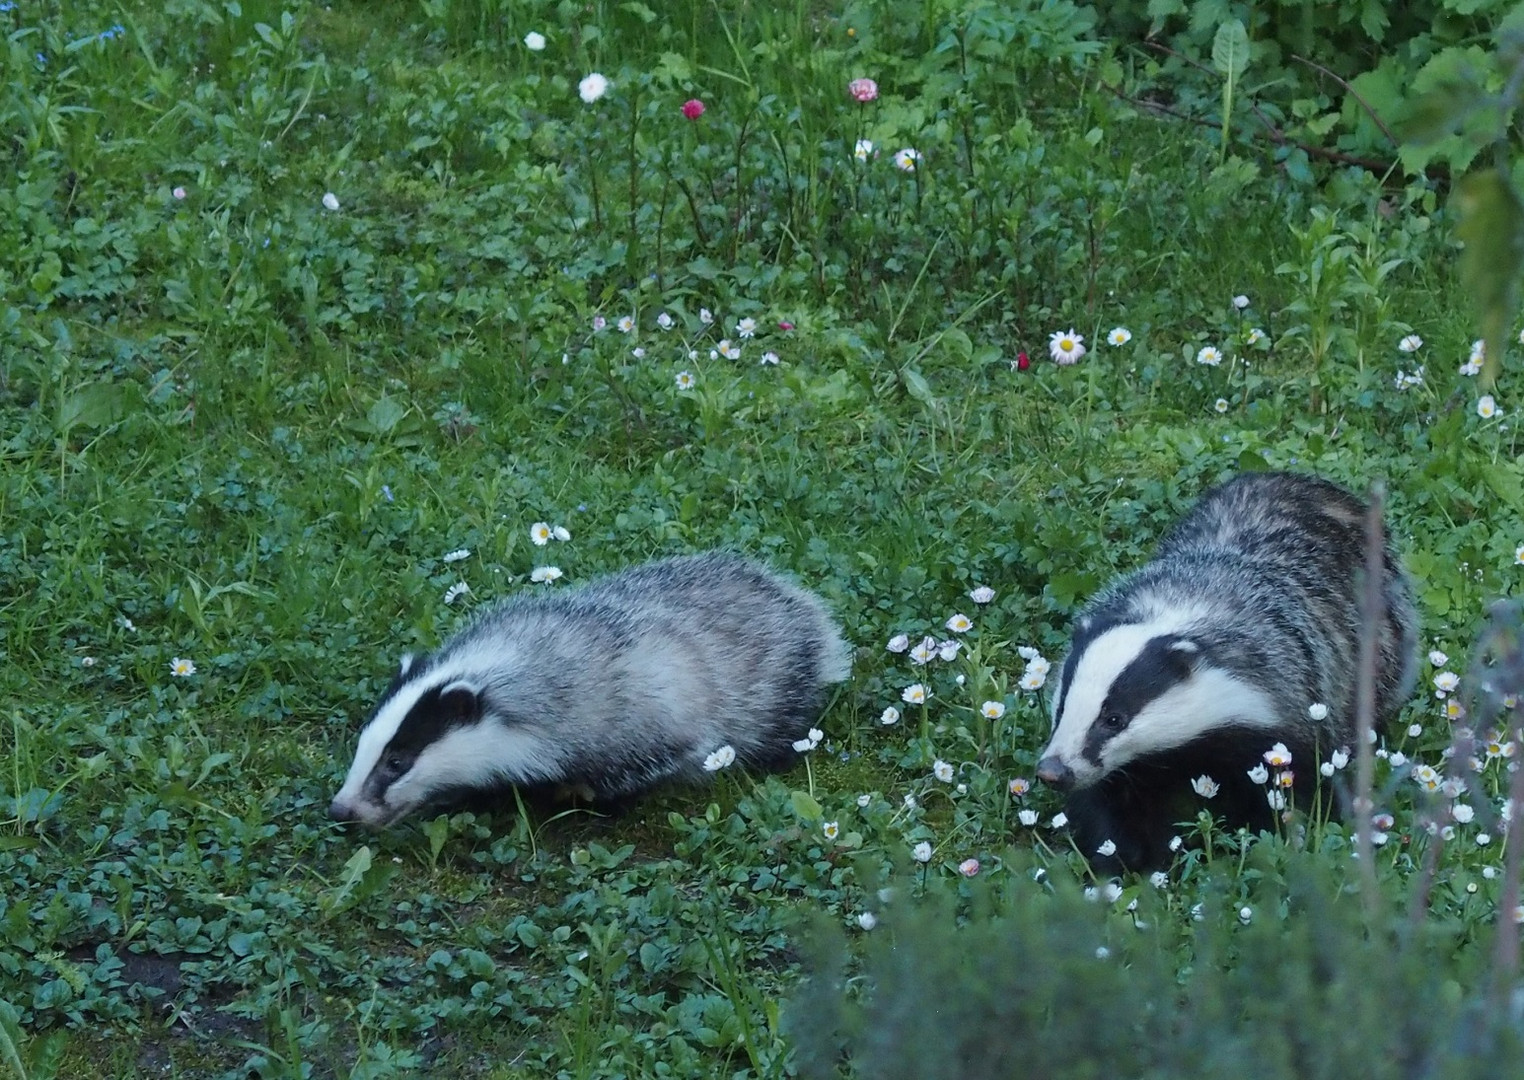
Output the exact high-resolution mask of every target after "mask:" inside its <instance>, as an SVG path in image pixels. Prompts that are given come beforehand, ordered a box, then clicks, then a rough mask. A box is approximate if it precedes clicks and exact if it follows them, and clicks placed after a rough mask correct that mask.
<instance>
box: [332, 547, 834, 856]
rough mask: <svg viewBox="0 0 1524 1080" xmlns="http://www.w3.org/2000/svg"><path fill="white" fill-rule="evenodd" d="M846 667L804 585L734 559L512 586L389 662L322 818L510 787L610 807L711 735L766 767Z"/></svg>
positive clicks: (378, 813)
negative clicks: (442, 635) (430, 644)
mask: <svg viewBox="0 0 1524 1080" xmlns="http://www.w3.org/2000/svg"><path fill="white" fill-rule="evenodd" d="M850 666H851V650H850V649H849V647H848V646H847V644H846V643H845V642H844V641H842V639H841V636H840V634H839V633H838V631H837V628H836V624H835V623H834V622H833V621H832V620H831V617H830V615H829V614H827V612H826V609H825V606H824V605H823V604H822V603H821V602H820V600H819V599H818V598H817V597H815V596H814V595H813V594H812V593H809V592H806V591H805V590H804V589H801V588H799V587H798V586H796V585H793V584H791V583H790V582H788V581H785V580H784V579H783V578H781V577H779V576H778V575H776V574H774V573H772V572H771V571H770V570H768V569H766V568H765V567H763V566H761V565H759V564H758V563H755V562H752V561H750V560H747V559H743V558H740V557H739V556H735V555H729V554H724V553H719V552H715V553H709V554H704V555H692V556H687V557H682V558H673V559H664V560H662V561H660V562H654V563H649V564H647V565H645V566H639V567H635V568H633V569H630V570H625V571H622V572H620V573H617V574H613V575H611V576H609V577H606V578H603V579H602V580H599V581H595V582H593V583H592V584H589V585H586V586H584V587H582V588H579V589H574V590H571V591H567V592H555V593H550V592H541V593H537V594H535V595H533V596H528V595H519V596H515V597H513V598H512V599H510V600H508V601H507V602H505V603H503V604H501V605H498V606H496V607H494V608H491V609H489V610H487V611H485V612H483V613H482V614H480V615H479V616H477V617H476V618H475V619H474V620H473V621H472V622H471V623H470V625H468V626H467V627H466V628H465V629H464V630H462V631H461V632H460V633H459V634H457V635H456V636H455V637H454V638H452V639H451V640H449V641H448V642H446V643H445V645H444V646H443V647H442V648H441V649H440V650H439V651H438V652H437V653H434V654H433V655H432V656H423V657H414V656H411V655H409V656H404V657H403V658H402V664H401V667H400V668H399V670H398V672H397V677H396V679H395V680H394V681H393V683H392V685H391V688H390V689H389V690H387V692H386V694H385V696H384V697H382V699H381V703H380V704H379V705H377V706H376V711H375V713H374V715H373V716H372V717H371V719H370V722H369V723H367V724H366V725H365V728H364V730H363V731H361V732H360V743H359V748H358V749H357V750H356V752H355V759H354V763H353V764H352V765H351V766H350V768H349V776H348V778H347V779H346V780H345V781H344V787H343V788H342V790H340V791H339V793H338V795H337V796H336V797H335V798H334V800H333V805H332V806H331V807H330V808H329V814H330V816H331V817H333V818H334V819H335V820H337V821H358V822H362V823H364V824H366V825H370V826H374V827H380V826H384V825H390V824H392V823H393V822H396V821H398V820H400V819H402V818H404V817H406V816H408V815H409V814H412V813H414V812H416V811H418V810H420V809H423V808H425V807H441V806H448V805H450V804H458V803H460V802H462V801H466V800H473V801H479V800H480V799H481V798H482V797H483V796H486V797H489V798H490V797H493V796H501V795H504V794H506V793H507V792H508V790H509V789H510V788H513V787H519V788H524V789H531V790H533V789H538V788H543V789H547V790H550V789H562V790H564V789H567V788H570V789H572V790H575V791H581V792H583V793H585V794H588V795H590V796H591V797H592V798H594V799H598V800H603V801H614V802H617V801H620V800H623V799H625V798H627V797H629V796H631V795H634V794H637V793H639V792H641V791H644V790H645V789H647V788H650V787H652V786H653V785H656V784H659V783H661V782H663V781H666V780H672V779H685V780H697V779H701V778H702V777H703V776H704V775H705V770H704V760H705V758H706V757H708V756H709V755H710V754H712V753H713V752H714V751H716V750H718V749H719V748H720V747H722V746H727V745H728V746H730V747H732V748H734V751H735V760H736V761H738V762H739V763H740V764H742V765H744V766H746V767H747V768H757V769H774V768H780V767H783V766H786V765H788V764H789V763H790V762H792V761H793V760H794V759H795V758H796V757H797V756H798V755H797V753H796V752H795V750H794V747H793V744H794V742H795V741H796V740H800V739H803V738H805V737H806V736H807V733H808V731H809V729H810V725H811V724H812V723H814V721H815V720H816V719H817V718H818V717H819V715H820V712H821V710H822V709H823V708H824V707H825V703H826V695H827V687H828V686H829V684H831V683H836V682H841V681H842V680H844V679H846V677H847V675H848V673H849V669H850Z"/></svg>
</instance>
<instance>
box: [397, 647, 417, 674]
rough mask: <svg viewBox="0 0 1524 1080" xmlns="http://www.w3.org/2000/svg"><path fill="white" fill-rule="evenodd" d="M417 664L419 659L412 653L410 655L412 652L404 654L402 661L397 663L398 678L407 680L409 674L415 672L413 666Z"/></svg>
mask: <svg viewBox="0 0 1524 1080" xmlns="http://www.w3.org/2000/svg"><path fill="white" fill-rule="evenodd" d="M417 662H418V658H417V657H416V656H414V655H413V654H412V653H410V652H405V653H403V654H402V659H401V660H399V661H397V678H399V679H405V678H407V673H408V672H409V671H412V670H413V665H414V664H416V663H417Z"/></svg>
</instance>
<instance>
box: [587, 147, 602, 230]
mask: <svg viewBox="0 0 1524 1080" xmlns="http://www.w3.org/2000/svg"><path fill="white" fill-rule="evenodd" d="M589 145H591V143H589ZM587 176H588V180H589V182H590V183H591V184H592V189H593V190H592V196H593V229H594V231H596V232H602V231H603V209H602V206H601V203H600V201H599V198H598V169H597V167H596V166H595V165H594V164H593V155H592V153H591V152H589V153H588V155H587Z"/></svg>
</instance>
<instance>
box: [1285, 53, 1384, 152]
mask: <svg viewBox="0 0 1524 1080" xmlns="http://www.w3.org/2000/svg"><path fill="white" fill-rule="evenodd" d="M1291 59H1293V60H1295V61H1296V62H1297V63H1299V64H1306V65H1307V66H1308V67H1310V68H1312V69H1313V70H1315V71H1321V72H1322V73H1323V74H1324V75H1327V76H1328V77H1329V78H1330V79H1332V80H1333V81H1334V82H1336V83H1338V84H1339V85H1340V86H1342V87H1344V92H1345V93H1346V94H1348V95H1349V96H1350V97H1352V98H1354V99H1355V100H1356V101H1358V102H1359V103H1360V108H1362V109H1364V110H1365V112H1366V115H1368V116H1369V117H1370V118H1371V120H1372V121H1373V122H1374V123H1375V125H1376V126H1377V127H1378V128H1380V129H1381V134H1383V135H1385V136H1386V138H1387V141H1388V142H1390V143H1391V144H1392V145H1393V146H1398V145H1400V140H1399V139H1398V138H1397V136H1395V135H1393V134H1392V129H1391V128H1389V127H1387V126H1386V124H1384V123H1382V121H1381V117H1379V116H1377V115H1376V110H1375V109H1373V108H1371V107H1370V103H1369V102H1367V101H1366V100H1365V99H1364V98H1363V97H1361V96H1360V94H1359V91H1357V90H1356V89H1355V88H1354V87H1353V86H1351V85H1349V83H1347V82H1345V81H1344V80H1343V79H1342V78H1340V77H1339V76H1338V75H1335V74H1334V73H1333V72H1332V71H1329V70H1328V69H1327V68H1326V67H1324V66H1323V65H1322V64H1318V63H1314V62H1313V61H1311V60H1308V59H1307V58H1306V57H1305V56H1298V55H1297V54H1296V53H1292V54H1291Z"/></svg>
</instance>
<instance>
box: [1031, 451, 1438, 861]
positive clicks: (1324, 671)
mask: <svg viewBox="0 0 1524 1080" xmlns="http://www.w3.org/2000/svg"><path fill="white" fill-rule="evenodd" d="M1366 511H1367V507H1366V504H1365V503H1364V502H1363V501H1362V500H1360V499H1359V498H1356V497H1355V496H1354V495H1352V494H1350V493H1349V492H1348V491H1345V490H1344V489H1343V488H1341V487H1339V486H1337V485H1335V484H1332V483H1329V482H1328V481H1326V480H1321V479H1318V478H1316V477H1312V476H1303V475H1297V474H1293V473H1251V474H1245V475H1242V476H1238V477H1236V478H1234V479H1232V480H1229V481H1228V482H1226V483H1224V484H1222V485H1221V486H1219V487H1216V488H1214V489H1212V490H1210V491H1208V492H1207V493H1206V494H1204V495H1203V496H1202V497H1201V499H1200V501H1199V502H1198V503H1197V504H1196V506H1195V508H1194V509H1193V510H1191V512H1190V513H1189V514H1187V515H1186V516H1185V517H1184V518H1182V519H1181V520H1180V521H1179V522H1178V523H1177V524H1176V526H1175V527H1174V529H1173V530H1171V531H1170V532H1169V534H1168V535H1166V536H1165V538H1164V540H1163V541H1162V542H1161V543H1160V545H1159V548H1158V551H1157V552H1156V554H1155V556H1154V558H1153V560H1152V561H1151V562H1149V563H1147V564H1146V565H1144V566H1143V567H1142V568H1141V569H1139V570H1137V571H1135V572H1133V573H1132V574H1129V575H1127V576H1125V577H1123V578H1121V579H1119V580H1118V581H1116V582H1114V583H1113V584H1112V585H1111V586H1110V587H1108V588H1106V589H1105V590H1103V591H1102V592H1101V593H1100V594H1099V595H1097V596H1096V597H1095V598H1094V599H1093V600H1092V601H1091V602H1090V603H1089V605H1087V606H1086V608H1085V609H1084V611H1083V612H1082V613H1081V614H1080V616H1079V619H1078V622H1077V625H1076V628H1075V631H1074V638H1073V641H1072V643H1071V646H1070V651H1069V655H1068V657H1067V658H1066V659H1065V660H1064V664H1063V668H1062V671H1061V674H1060V678H1059V686H1058V690H1057V693H1056V694H1055V695H1054V700H1053V736H1052V739H1051V741H1050V742H1049V745H1048V747H1047V749H1046V750H1044V751H1043V755H1042V758H1041V760H1040V761H1039V763H1038V768H1037V775H1038V777H1039V778H1040V779H1042V780H1044V781H1046V782H1047V783H1050V784H1053V785H1054V786H1056V787H1058V788H1060V789H1063V790H1066V791H1068V792H1069V793H1070V794H1069V799H1068V805H1067V807H1066V813H1067V815H1068V817H1069V820H1070V823H1071V829H1072V833H1073V835H1074V837H1075V839H1076V842H1077V843H1078V844H1079V846H1080V850H1081V851H1083V852H1084V853H1085V854H1086V855H1087V856H1088V857H1089V858H1090V860H1091V863H1092V865H1093V866H1095V867H1097V868H1099V869H1104V870H1115V869H1119V868H1126V869H1148V868H1151V867H1155V866H1162V865H1165V864H1167V863H1168V861H1169V858H1170V856H1169V851H1168V843H1169V839H1170V837H1171V836H1172V835H1173V834H1174V832H1175V831H1176V823H1177V822H1179V821H1181V820H1189V819H1192V818H1194V817H1195V814H1196V811H1197V809H1198V808H1199V807H1200V806H1201V805H1203V804H1202V803H1201V801H1200V799H1199V798H1197V797H1196V796H1195V795H1194V794H1193V792H1192V790H1191V786H1190V784H1191V780H1192V779H1193V778H1194V777H1197V776H1201V775H1207V776H1210V777H1211V778H1212V779H1213V780H1215V781H1216V782H1217V783H1218V784H1219V786H1220V791H1219V793H1218V794H1217V796H1216V797H1215V798H1213V799H1212V801H1211V802H1210V803H1207V804H1204V805H1206V806H1207V808H1208V809H1210V810H1212V811H1213V813H1214V814H1216V815H1218V816H1219V817H1225V818H1226V819H1227V820H1228V822H1229V823H1230V824H1232V825H1246V826H1248V827H1250V828H1263V827H1269V826H1270V824H1271V823H1272V821H1273V816H1272V814H1273V812H1272V811H1271V809H1270V807H1269V804H1268V802H1267V789H1266V788H1265V787H1264V786H1262V785H1258V784H1255V783H1254V782H1253V781H1252V780H1251V779H1250V778H1249V777H1248V775H1247V770H1248V769H1250V768H1252V767H1254V766H1255V765H1256V764H1259V763H1260V762H1261V761H1262V760H1263V757H1262V755H1263V754H1264V753H1265V751H1267V750H1269V749H1270V748H1271V746H1272V745H1273V744H1275V743H1277V742H1281V743H1284V744H1285V745H1286V747H1287V749H1288V750H1290V751H1291V754H1292V772H1293V775H1294V777H1295V780H1296V785H1295V788H1294V791H1296V792H1297V793H1298V799H1299V803H1300V805H1303V806H1306V805H1307V801H1306V797H1307V796H1309V795H1310V794H1311V792H1312V790H1313V789H1314V787H1315V785H1316V783H1317V777H1318V772H1317V768H1318V763H1319V762H1320V761H1321V760H1324V759H1326V758H1327V757H1328V756H1329V754H1330V753H1332V752H1333V751H1334V750H1337V749H1339V748H1341V747H1352V746H1353V745H1354V741H1355V692H1356V689H1355V684H1356V668H1357V657H1358V650H1359V636H1360V588H1361V586H1360V582H1361V581H1362V579H1363V577H1364V574H1363V567H1364V562H1365V531H1364V519H1365V514H1366ZM1384 558H1385V563H1384V565H1385V569H1384V572H1383V580H1382V583H1381V591H1382V598H1383V603H1384V610H1383V611H1382V613H1381V618H1380V620H1379V639H1378V654H1377V674H1376V702H1375V706H1376V708H1375V718H1376V724H1377V730H1378V731H1380V730H1381V729H1382V728H1383V727H1384V726H1385V724H1386V723H1387V721H1389V720H1390V719H1391V718H1392V717H1393V716H1394V715H1395V714H1396V712H1397V711H1398V710H1399V709H1400V708H1401V706H1402V704H1403V702H1404V701H1405V700H1406V699H1407V697H1408V695H1409V694H1410V693H1411V692H1412V688H1413V679H1414V673H1415V670H1416V666H1417V649H1418V625H1417V624H1418V617H1417V613H1416V611H1415V610H1414V607H1413V601H1412V598H1411V594H1410V589H1409V587H1408V582H1407V579H1406V578H1405V577H1404V575H1403V572H1402V569H1401V567H1400V565H1399V563H1398V560H1397V557H1396V555H1395V554H1394V553H1393V551H1392V548H1391V546H1390V544H1388V546H1387V549H1386V551H1385V553H1384ZM1314 703H1321V704H1323V705H1326V706H1327V708H1328V714H1327V717H1326V718H1325V719H1323V720H1322V721H1317V720H1314V719H1313V718H1312V717H1311V715H1310V714H1309V711H1308V710H1309V707H1310V706H1312V705H1313V704H1314ZM1107 840H1110V841H1111V842H1112V843H1114V844H1115V845H1116V852H1115V854H1114V855H1111V856H1102V855H1099V854H1097V849H1098V848H1100V847H1101V846H1102V845H1103V844H1104V843H1105V841H1107Z"/></svg>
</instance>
